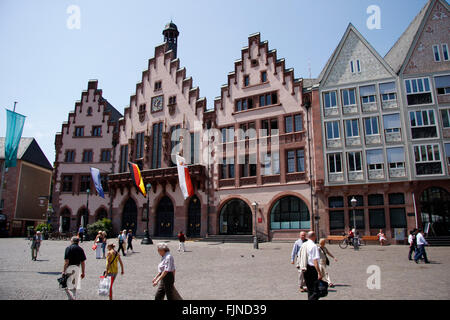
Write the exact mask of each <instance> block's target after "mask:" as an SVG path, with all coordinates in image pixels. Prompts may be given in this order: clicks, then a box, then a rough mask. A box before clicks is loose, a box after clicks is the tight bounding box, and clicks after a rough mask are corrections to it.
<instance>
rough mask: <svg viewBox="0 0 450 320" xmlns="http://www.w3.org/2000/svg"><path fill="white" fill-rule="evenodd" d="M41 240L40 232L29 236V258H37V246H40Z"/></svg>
mask: <svg viewBox="0 0 450 320" xmlns="http://www.w3.org/2000/svg"><path fill="white" fill-rule="evenodd" d="M41 241H42V237H41V232H40V231H38V232H36V234H34V235H33V237H32V238H31V260H33V261H36V259H37V255H38V252H39V248H40V247H41Z"/></svg>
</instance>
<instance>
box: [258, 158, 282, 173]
mask: <svg viewBox="0 0 450 320" xmlns="http://www.w3.org/2000/svg"><path fill="white" fill-rule="evenodd" d="M262 158H263V162H262V164H261V174H262V175H266V176H267V175H276V174H280V154H279V153H278V152H274V153H272V154H270V153H267V154H264V155H263V157H262Z"/></svg>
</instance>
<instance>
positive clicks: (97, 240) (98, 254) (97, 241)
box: [94, 231, 103, 259]
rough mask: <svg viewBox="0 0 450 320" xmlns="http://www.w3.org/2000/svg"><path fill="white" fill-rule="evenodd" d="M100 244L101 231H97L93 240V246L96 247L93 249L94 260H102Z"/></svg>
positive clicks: (101, 240) (101, 238)
mask: <svg viewBox="0 0 450 320" xmlns="http://www.w3.org/2000/svg"><path fill="white" fill-rule="evenodd" d="M102 243H103V233H102V232H101V231H99V232H98V233H97V236H96V237H95V240H94V245H95V246H96V249H95V258H96V259H101V258H102Z"/></svg>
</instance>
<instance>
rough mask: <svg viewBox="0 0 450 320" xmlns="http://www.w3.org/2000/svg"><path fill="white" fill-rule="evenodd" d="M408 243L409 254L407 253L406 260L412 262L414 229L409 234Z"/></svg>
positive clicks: (414, 250) (414, 241) (414, 240)
mask: <svg viewBox="0 0 450 320" xmlns="http://www.w3.org/2000/svg"><path fill="white" fill-rule="evenodd" d="M408 243H409V253H408V260H412V258H411V256H412V254H413V253H415V252H416V247H417V244H416V229H413V230H411V231H410V232H409V236H408Z"/></svg>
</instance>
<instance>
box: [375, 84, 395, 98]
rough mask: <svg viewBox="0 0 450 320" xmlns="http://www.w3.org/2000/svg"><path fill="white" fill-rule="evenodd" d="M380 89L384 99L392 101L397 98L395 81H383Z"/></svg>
mask: <svg viewBox="0 0 450 320" xmlns="http://www.w3.org/2000/svg"><path fill="white" fill-rule="evenodd" d="M379 89H380V94H381V97H382V100H383V101H392V100H396V99H397V88H396V85H395V82H387V83H381V84H380V86H379Z"/></svg>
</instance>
